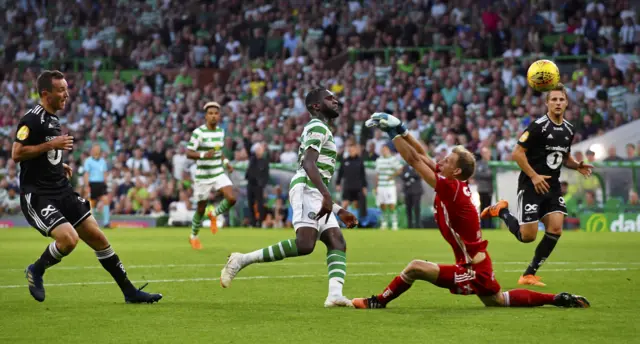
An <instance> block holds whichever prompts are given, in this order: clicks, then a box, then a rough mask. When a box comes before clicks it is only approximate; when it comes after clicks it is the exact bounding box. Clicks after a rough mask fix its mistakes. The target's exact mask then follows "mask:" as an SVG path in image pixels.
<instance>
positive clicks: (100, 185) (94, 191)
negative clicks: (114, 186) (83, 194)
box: [89, 182, 107, 201]
mask: <svg viewBox="0 0 640 344" xmlns="http://www.w3.org/2000/svg"><path fill="white" fill-rule="evenodd" d="M89 190H90V191H91V199H92V200H94V201H97V200H98V199H99V198H100V197H102V196H104V195H106V194H107V184H105V183H104V182H93V183H89Z"/></svg>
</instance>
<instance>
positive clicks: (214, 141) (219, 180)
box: [187, 102, 236, 250]
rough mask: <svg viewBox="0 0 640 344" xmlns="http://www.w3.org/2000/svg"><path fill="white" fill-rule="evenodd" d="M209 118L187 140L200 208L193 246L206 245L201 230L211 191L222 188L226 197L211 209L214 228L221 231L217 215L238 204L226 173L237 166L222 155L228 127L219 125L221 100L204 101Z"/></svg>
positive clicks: (195, 217)
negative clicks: (194, 167) (232, 165)
mask: <svg viewBox="0 0 640 344" xmlns="http://www.w3.org/2000/svg"><path fill="white" fill-rule="evenodd" d="M204 111H205V121H206V123H205V124H204V125H201V126H199V127H197V128H196V129H195V130H194V131H193V133H192V134H191V140H189V143H188V144H187V157H188V158H189V159H194V160H196V178H195V183H194V186H193V194H194V196H195V198H196V200H197V201H198V208H197V209H196V212H195V213H194V214H193V219H192V220H191V238H190V239H189V242H190V243H191V247H192V248H194V249H196V250H199V249H201V248H202V244H201V243H200V239H199V238H198V232H200V227H201V226H202V218H203V216H204V213H205V210H206V209H207V201H208V199H209V195H210V194H211V191H214V190H215V191H218V190H219V191H220V192H222V194H223V195H224V199H223V200H222V202H220V204H219V205H218V206H217V207H216V208H215V209H214V210H212V211H210V212H209V214H208V215H209V220H211V232H212V233H213V234H216V233H217V232H218V225H217V219H216V216H218V215H220V214H222V213H224V212H226V211H228V210H229V209H230V208H231V207H233V205H234V204H236V198H235V196H234V195H233V184H232V183H231V179H229V177H228V176H227V175H226V174H225V171H224V170H225V168H226V169H227V171H229V173H231V172H233V167H231V164H229V161H228V160H227V159H226V158H225V157H224V155H222V147H223V146H224V130H222V129H221V128H218V123H219V122H220V104H218V103H216V102H208V103H206V104H205V105H204Z"/></svg>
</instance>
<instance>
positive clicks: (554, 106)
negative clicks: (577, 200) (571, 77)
mask: <svg viewBox="0 0 640 344" xmlns="http://www.w3.org/2000/svg"><path fill="white" fill-rule="evenodd" d="M568 104H569V103H568V100H567V92H566V90H565V88H564V86H563V85H562V84H558V86H557V87H556V88H554V89H553V90H551V91H549V92H548V93H547V114H546V115H544V116H543V117H540V118H539V119H537V120H536V121H534V122H532V123H531V124H530V125H529V127H528V128H527V130H525V132H524V133H523V134H522V136H520V139H519V140H518V144H517V145H516V147H515V149H514V150H513V160H515V161H516V162H517V163H518V166H520V169H522V172H521V173H520V177H519V178H518V204H517V205H516V215H515V216H514V215H512V214H511V212H509V203H508V202H507V201H505V200H500V201H499V202H498V203H496V204H494V205H492V206H490V207H487V208H485V209H483V210H482V213H481V217H482V218H483V219H486V218H491V217H496V216H499V217H500V218H501V219H502V220H503V221H504V222H505V224H506V225H507V227H508V228H509V231H510V232H511V233H512V234H513V235H514V236H515V237H516V239H518V240H519V241H520V242H524V243H528V242H532V241H534V240H536V236H537V234H538V221H542V223H543V224H544V227H545V234H544V237H543V238H542V240H541V241H540V243H539V244H538V247H537V248H536V251H535V254H534V256H533V260H532V261H531V263H530V264H529V266H528V267H527V269H526V270H525V272H524V274H523V275H522V276H520V278H519V279H518V284H521V285H535V286H539V287H543V286H545V284H544V283H542V282H541V281H540V277H539V276H536V272H538V269H539V268H540V266H541V265H542V264H543V263H544V262H545V260H547V258H549V256H550V255H551V252H552V251H553V249H554V248H555V247H556V244H557V243H558V240H559V239H560V236H561V235H562V224H563V222H564V217H565V216H566V215H567V206H566V205H565V202H564V198H562V193H561V190H560V168H561V167H562V166H563V165H564V166H565V167H567V168H570V169H573V170H577V171H578V172H580V173H581V174H582V175H584V176H585V177H589V176H590V175H591V169H592V168H593V166H591V165H588V164H585V163H584V162H582V161H580V162H578V161H576V160H575V159H574V158H573V157H572V156H571V143H572V142H573V135H574V133H573V130H574V129H573V126H572V125H571V124H570V123H569V122H567V121H566V120H565V119H564V111H565V109H566V108H567V105H568Z"/></svg>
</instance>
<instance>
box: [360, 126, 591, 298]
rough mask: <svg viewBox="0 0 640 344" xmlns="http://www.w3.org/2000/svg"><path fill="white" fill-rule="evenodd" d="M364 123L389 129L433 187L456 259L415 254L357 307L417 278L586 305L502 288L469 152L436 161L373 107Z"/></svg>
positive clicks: (456, 288)
mask: <svg viewBox="0 0 640 344" xmlns="http://www.w3.org/2000/svg"><path fill="white" fill-rule="evenodd" d="M366 125H367V126H368V127H377V128H380V129H381V130H383V131H385V132H387V133H388V134H389V136H390V137H391V138H393V143H394V145H395V147H396V149H397V150H398V152H399V153H400V155H402V158H403V159H404V160H405V161H406V162H407V163H408V164H409V165H411V166H412V167H413V168H414V169H415V170H416V172H418V174H420V176H421V177H422V178H423V179H424V180H425V181H426V182H427V184H429V185H431V186H432V187H433V188H434V189H435V192H436V196H435V199H434V207H435V209H436V214H435V217H436V221H437V223H438V228H439V229H440V233H441V234H442V236H443V237H444V239H445V240H446V241H447V242H448V243H449V245H451V248H452V249H453V253H454V255H455V258H456V263H455V264H452V265H444V264H435V263H432V262H428V261H424V260H414V261H412V262H411V263H409V265H407V267H406V268H405V269H404V270H403V271H402V272H401V273H400V275H399V276H396V277H395V278H394V279H393V281H391V283H389V285H388V286H387V287H386V288H385V289H384V291H383V292H382V293H381V294H379V295H374V296H372V297H370V298H358V299H353V300H352V302H353V305H354V307H355V308H385V307H386V305H387V304H388V303H389V302H391V301H392V300H393V299H395V298H397V297H398V296H400V295H401V294H402V293H404V292H405V291H407V290H408V289H409V288H411V286H412V285H413V282H415V281H416V280H423V281H427V282H430V283H432V284H434V285H436V286H438V287H441V288H446V289H449V290H450V291H451V293H453V294H460V295H474V294H475V295H478V297H479V298H480V300H481V301H482V302H483V303H484V304H485V306H489V307H537V306H543V305H553V306H557V307H567V308H587V307H589V306H590V304H589V301H587V299H586V298H584V297H582V296H579V295H573V294H570V293H559V294H544V293H538V292H535V291H531V290H526V289H514V290H509V291H504V292H503V291H501V290H500V284H499V283H498V281H496V279H495V274H494V272H493V267H492V265H491V257H490V256H489V252H488V251H487V244H488V242H487V241H486V240H483V239H482V231H481V230H480V217H479V215H478V211H477V210H476V207H475V206H474V205H473V203H472V202H471V192H470V190H469V185H468V184H467V182H466V181H467V180H468V179H469V178H471V176H472V175H473V173H474V171H475V164H476V162H475V157H474V156H473V154H471V153H470V152H469V151H467V150H466V149H464V148H463V147H461V146H459V147H456V148H455V149H454V150H453V152H452V153H451V154H449V155H448V156H447V157H445V158H444V159H443V160H442V161H439V162H438V164H437V165H436V163H435V162H434V161H433V160H431V159H430V158H429V157H428V156H427V154H426V152H425V151H424V149H423V148H422V145H420V143H419V142H418V141H417V140H416V139H415V138H413V137H412V136H411V134H409V132H408V131H407V129H406V128H405V126H404V125H403V124H402V122H400V120H399V119H397V118H396V117H393V116H391V115H388V114H385V113H375V114H373V115H372V116H371V118H370V119H369V120H367V122H366Z"/></svg>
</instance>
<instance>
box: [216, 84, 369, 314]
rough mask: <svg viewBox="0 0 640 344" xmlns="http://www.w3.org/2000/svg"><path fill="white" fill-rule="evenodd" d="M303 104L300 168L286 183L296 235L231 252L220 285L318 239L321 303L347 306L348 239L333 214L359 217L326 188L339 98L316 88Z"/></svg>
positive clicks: (350, 223)
mask: <svg viewBox="0 0 640 344" xmlns="http://www.w3.org/2000/svg"><path fill="white" fill-rule="evenodd" d="M305 105H306V107H307V110H308V111H309V113H310V114H311V117H312V119H311V121H309V123H307V125H305V127H304V130H303V131H302V136H301V138H300V142H301V144H300V149H299V151H298V163H299V167H298V170H297V172H296V174H295V175H294V176H293V178H292V179H291V183H290V184H289V200H290V202H291V206H292V207H293V227H294V229H295V231H296V238H295V239H289V240H284V241H281V242H279V243H277V244H275V245H271V246H269V247H265V248H261V249H259V250H256V251H253V252H251V253H232V254H231V256H230V257H229V260H228V261H227V264H226V265H225V267H224V268H223V269H222V272H221V275H220V284H221V285H222V287H223V288H228V287H229V286H230V285H231V281H232V280H233V278H234V277H235V276H236V275H237V274H238V272H239V271H240V270H242V269H243V268H245V267H246V266H248V265H250V264H253V263H263V262H264V263H266V262H273V261H278V260H282V259H284V258H291V257H297V256H305V255H308V254H310V253H311V252H313V249H314V248H315V246H316V241H317V240H318V239H319V240H320V241H322V242H323V243H324V244H325V245H326V246H327V268H328V275H329V295H328V296H327V299H326V300H325V302H324V306H325V307H351V306H352V305H351V300H349V299H348V298H346V297H345V296H343V295H342V286H343V284H344V279H345V277H346V274H347V253H346V250H347V244H346V242H345V240H344V237H343V236H342V231H341V230H340V227H339V225H338V221H337V220H336V217H335V216H334V213H335V214H336V215H338V216H339V217H340V219H341V220H342V221H343V222H344V223H345V224H346V225H347V227H349V228H352V227H355V226H356V225H357V223H358V222H357V219H356V217H355V216H354V215H353V214H351V213H350V212H348V211H346V210H344V209H342V208H341V207H340V206H338V205H337V204H334V203H333V201H332V199H331V194H330V193H329V189H328V188H327V185H329V182H330V180H331V177H332V176H333V172H334V171H335V166H336V157H337V150H336V144H335V142H334V140H333V134H332V133H331V131H330V130H329V126H328V125H327V124H328V123H329V121H331V120H333V119H334V118H336V117H338V116H339V113H340V112H339V102H338V100H337V99H336V97H335V96H334V95H333V93H331V92H330V91H328V90H326V89H324V88H316V89H313V90H311V91H310V92H309V93H308V94H307V96H306V98H305ZM316 212H317V213H316Z"/></svg>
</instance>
